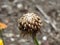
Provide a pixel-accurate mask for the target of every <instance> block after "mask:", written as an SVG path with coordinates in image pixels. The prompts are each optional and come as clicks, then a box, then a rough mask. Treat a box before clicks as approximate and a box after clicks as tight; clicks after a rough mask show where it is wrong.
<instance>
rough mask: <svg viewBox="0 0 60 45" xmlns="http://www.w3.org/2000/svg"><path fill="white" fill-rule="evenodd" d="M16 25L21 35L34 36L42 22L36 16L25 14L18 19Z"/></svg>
mask: <svg viewBox="0 0 60 45" xmlns="http://www.w3.org/2000/svg"><path fill="white" fill-rule="evenodd" d="M18 25H19V30H20V31H21V32H22V33H23V34H36V33H37V32H38V31H39V30H40V28H41V26H42V21H41V19H40V17H39V16H38V15H37V14H35V13H27V14H24V15H23V16H22V17H21V18H20V19H18Z"/></svg>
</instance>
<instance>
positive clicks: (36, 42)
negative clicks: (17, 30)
mask: <svg viewBox="0 0 60 45" xmlns="http://www.w3.org/2000/svg"><path fill="white" fill-rule="evenodd" d="M32 38H33V41H34V44H35V45H39V43H38V40H37V38H36V35H32Z"/></svg>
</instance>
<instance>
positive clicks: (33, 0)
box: [0, 0, 60, 45]
mask: <svg viewBox="0 0 60 45" xmlns="http://www.w3.org/2000/svg"><path fill="white" fill-rule="evenodd" d="M40 7H41V8H42V9H41V8H40ZM39 9H41V10H43V11H44V12H42V13H46V14H47V15H46V16H44V15H45V14H42V13H41V12H40V10H39ZM27 12H34V13H37V14H39V16H40V17H41V19H42V21H43V23H44V26H43V27H42V29H41V30H42V34H41V35H40V34H37V38H38V41H39V43H40V44H41V43H43V44H42V45H45V44H46V45H60V0H0V21H2V22H4V23H6V24H7V25H8V28H7V29H6V30H4V32H3V36H4V41H5V45H34V43H33V40H32V38H31V37H28V36H27V37H25V38H23V37H21V36H20V32H19V30H18V26H17V20H18V18H19V17H21V16H22V15H23V14H24V13H27ZM47 43H48V44H47Z"/></svg>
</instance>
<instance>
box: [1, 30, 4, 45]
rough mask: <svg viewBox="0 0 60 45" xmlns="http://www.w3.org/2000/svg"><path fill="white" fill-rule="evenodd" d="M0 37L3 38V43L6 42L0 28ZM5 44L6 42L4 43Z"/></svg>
mask: <svg viewBox="0 0 60 45" xmlns="http://www.w3.org/2000/svg"><path fill="white" fill-rule="evenodd" d="M0 38H1V39H2V40H3V43H4V39H3V35H2V30H0ZM4 45H5V43H4Z"/></svg>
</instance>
